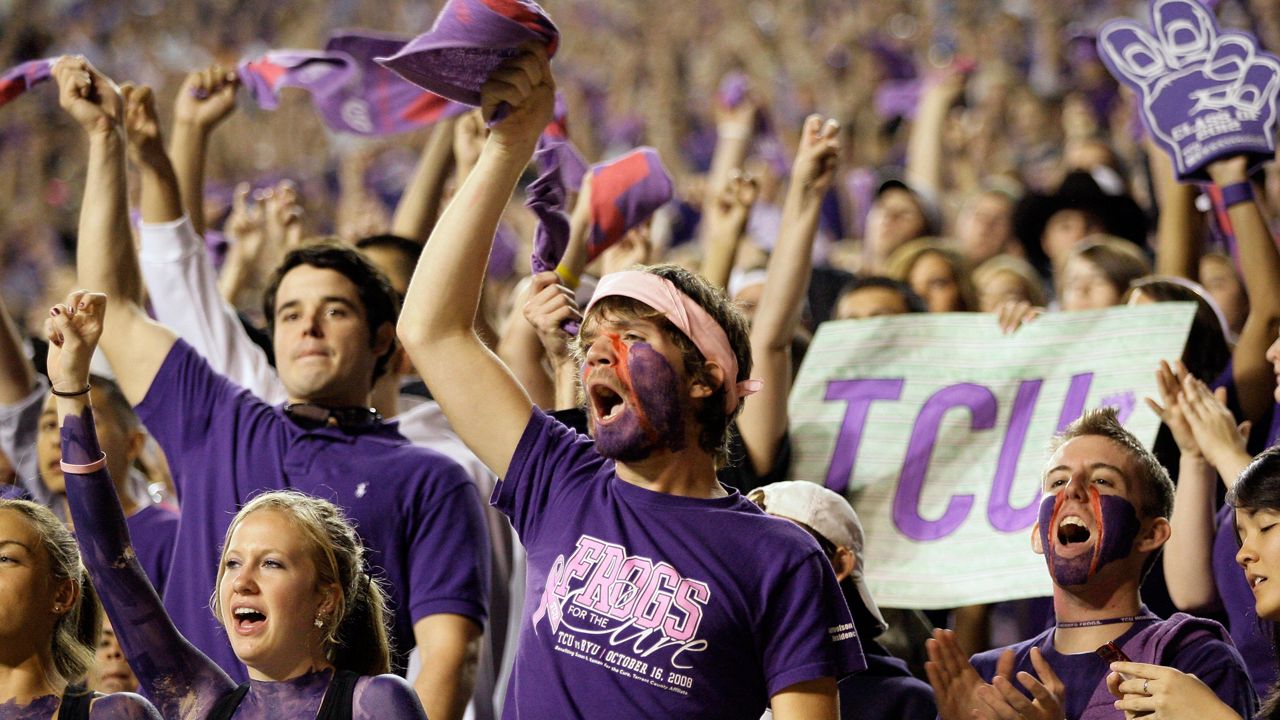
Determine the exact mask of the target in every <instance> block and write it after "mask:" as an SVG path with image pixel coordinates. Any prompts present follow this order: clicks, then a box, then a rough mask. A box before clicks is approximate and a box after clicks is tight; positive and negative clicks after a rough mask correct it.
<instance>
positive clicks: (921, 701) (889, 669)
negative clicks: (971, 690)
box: [840, 646, 938, 720]
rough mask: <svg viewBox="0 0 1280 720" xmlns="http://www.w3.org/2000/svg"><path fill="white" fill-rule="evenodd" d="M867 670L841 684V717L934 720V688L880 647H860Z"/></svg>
mask: <svg viewBox="0 0 1280 720" xmlns="http://www.w3.org/2000/svg"><path fill="white" fill-rule="evenodd" d="M863 651H864V652H865V653H866V657H867V669H866V671H865V672H860V673H858V674H857V675H853V676H852V677H847V678H845V679H844V680H843V681H841V683H840V720H934V718H936V717H938V705H937V703H936V702H935V701H934V697H933V688H931V687H929V683H926V682H924V681H922V680H920V679H919V678H916V677H914V676H912V674H911V671H910V670H908V669H907V664H906V663H905V662H903V661H901V660H899V659H898V658H896V657H893V656H891V655H890V654H889V653H888V652H887V651H885V650H884V649H883V648H880V647H865V646H864V647H863Z"/></svg>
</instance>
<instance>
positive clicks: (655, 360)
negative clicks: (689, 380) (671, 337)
mask: <svg viewBox="0 0 1280 720" xmlns="http://www.w3.org/2000/svg"><path fill="white" fill-rule="evenodd" d="M619 344H620V343H619ZM615 354H616V356H617V357H618V360H619V362H620V363H622V365H621V366H620V367H619V368H618V379H619V380H620V381H622V384H623V385H625V386H626V387H627V390H628V395H629V396H630V398H629V400H630V403H631V405H630V406H628V407H627V408H625V409H624V410H623V411H622V414H621V416H620V417H618V418H617V419H616V420H614V421H612V422H610V423H609V424H608V425H601V424H598V423H597V424H595V426H594V427H593V431H594V432H593V435H594V437H595V441H596V451H597V452H599V453H600V454H601V455H604V456H605V457H608V458H613V459H614V460H620V461H622V462H632V461H635V460H641V459H643V458H645V457H648V456H649V454H650V453H651V452H652V451H653V450H654V449H655V448H659V447H666V448H669V449H671V450H681V449H683V448H684V413H683V409H682V407H681V405H680V391H679V388H680V381H679V376H678V375H677V374H676V371H675V368H673V367H671V364H670V363H668V362H667V360H666V358H664V357H663V356H662V354H661V353H659V352H658V351H656V350H654V349H653V347H652V346H651V345H649V344H648V343H635V344H633V345H631V346H630V347H629V348H627V347H626V346H622V349H616V352H615Z"/></svg>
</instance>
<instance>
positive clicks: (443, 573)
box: [407, 463, 489, 627]
mask: <svg viewBox="0 0 1280 720" xmlns="http://www.w3.org/2000/svg"><path fill="white" fill-rule="evenodd" d="M442 467H445V468H447V472H449V473H451V474H454V475H456V476H457V477H456V478H454V479H453V482H449V483H447V486H448V487H449V488H450V489H449V490H448V491H446V492H444V493H442V494H441V495H439V496H437V497H433V498H431V499H430V502H427V503H420V504H419V506H420V507H427V508H429V511H428V513H427V514H426V515H425V516H424V517H422V518H421V521H420V522H418V523H417V524H416V527H414V528H412V533H413V535H412V537H411V538H410V541H409V548H408V550H407V552H408V555H407V557H408V558H409V563H410V569H409V593H408V594H409V602H410V606H409V611H410V613H411V614H412V617H413V619H414V622H417V621H418V620H421V619H422V618H424V617H426V616H428V615H436V614H440V613H452V614H455V615H463V616H465V617H469V618H471V619H472V620H475V621H476V624H478V625H480V626H481V627H483V626H484V621H485V617H486V610H487V598H488V597H489V531H488V528H487V526H486V525H485V522H484V506H483V505H481V504H480V494H479V491H477V490H476V486H475V484H474V483H472V482H471V479H470V478H468V477H467V476H466V473H465V472H464V471H463V470H462V468H461V467H460V466H459V465H457V464H456V463H448V464H447V465H442ZM441 484H445V483H441Z"/></svg>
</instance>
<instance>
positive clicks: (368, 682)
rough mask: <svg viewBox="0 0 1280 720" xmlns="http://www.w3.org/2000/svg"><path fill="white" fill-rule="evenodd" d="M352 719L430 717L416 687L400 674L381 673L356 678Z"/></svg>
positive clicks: (352, 701) (386, 719) (396, 719)
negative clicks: (423, 707)
mask: <svg viewBox="0 0 1280 720" xmlns="http://www.w3.org/2000/svg"><path fill="white" fill-rule="evenodd" d="M351 717H352V720H388V719H389V718H395V720H413V718H421V719H422V720H426V717H427V713H426V711H425V710H423V709H422V703H421V702H419V701H418V694H417V693H415V692H414V690H413V686H412V685H410V684H409V683H408V681H406V680H405V679H404V678H402V677H400V676H399V675H377V676H374V677H363V678H360V679H359V680H357V681H356V692H355V697H353V698H352V699H351Z"/></svg>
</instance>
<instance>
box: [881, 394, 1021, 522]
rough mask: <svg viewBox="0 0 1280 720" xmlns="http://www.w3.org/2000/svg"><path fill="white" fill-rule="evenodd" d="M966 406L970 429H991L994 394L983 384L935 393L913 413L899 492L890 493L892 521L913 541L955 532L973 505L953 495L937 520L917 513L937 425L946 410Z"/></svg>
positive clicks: (971, 501)
mask: <svg viewBox="0 0 1280 720" xmlns="http://www.w3.org/2000/svg"><path fill="white" fill-rule="evenodd" d="M957 407H967V408H969V412H970V415H971V418H970V421H969V427H970V429H972V430H990V429H991V428H993V427H995V424H996V396H995V395H994V394H992V392H991V391H990V390H988V389H987V388H985V387H983V386H982V385H975V384H973V383H961V384H959V385H950V386H948V387H944V388H942V389H941V390H939V391H938V392H936V393H934V394H933V395H932V396H931V397H930V398H929V399H928V400H926V401H925V403H924V406H923V407H921V408H920V414H919V415H917V416H916V424H915V427H914V428H912V429H911V441H910V442H909V443H908V444H907V458H906V460H905V461H904V462H903V463H902V477H901V478H900V479H899V480H898V492H897V493H895V494H894V496H893V523H894V525H897V526H898V529H899V530H901V531H902V534H903V535H906V536H907V537H909V538H911V539H913V540H937V539H938V538H943V537H946V536H948V535H950V534H951V533H953V532H955V531H956V528H958V527H960V525H962V524H963V523H964V519H965V518H966V517H968V515H969V510H970V509H971V508H972V507H973V496H972V495H954V496H952V497H951V500H950V502H948V503H947V510H946V512H944V513H943V514H942V517H941V518H939V519H937V520H927V519H925V518H924V517H921V516H920V493H921V491H922V490H923V489H924V480H925V476H926V475H928V472H929V458H930V457H931V456H932V455H933V446H934V445H935V444H936V443H937V442H938V428H939V427H940V426H941V425H942V416H943V415H946V414H947V411H948V410H951V409H952V408H957Z"/></svg>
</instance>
